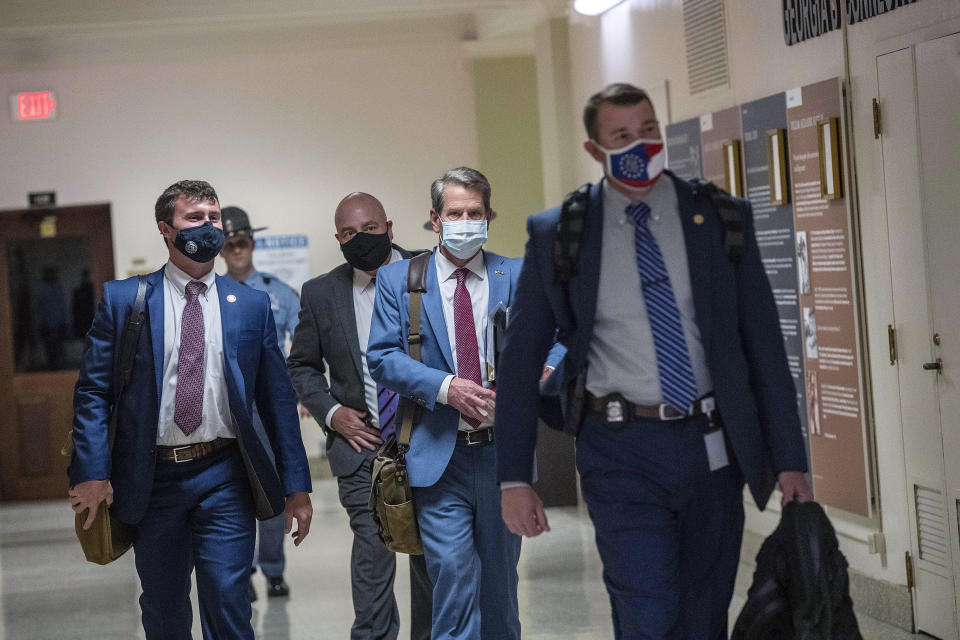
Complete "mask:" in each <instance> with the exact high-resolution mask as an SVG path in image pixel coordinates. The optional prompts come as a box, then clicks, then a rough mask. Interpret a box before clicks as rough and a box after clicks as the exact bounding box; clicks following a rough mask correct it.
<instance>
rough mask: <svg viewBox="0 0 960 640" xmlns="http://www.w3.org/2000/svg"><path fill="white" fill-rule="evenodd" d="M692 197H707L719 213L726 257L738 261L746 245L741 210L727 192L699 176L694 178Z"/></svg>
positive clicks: (692, 181) (744, 226)
mask: <svg viewBox="0 0 960 640" xmlns="http://www.w3.org/2000/svg"><path fill="white" fill-rule="evenodd" d="M690 182H691V183H693V197H694V198H697V199H703V198H709V199H710V201H711V202H713V205H714V206H715V207H716V208H717V213H719V214H720V222H721V223H722V224H723V246H724V247H725V248H726V250H727V258H728V259H729V260H730V261H731V262H740V259H741V258H742V257H743V250H744V247H745V245H746V242H747V239H746V231H745V228H746V225H745V223H744V219H743V212H742V211H741V210H740V207H739V206H738V205H737V203H736V201H735V200H734V199H733V196H731V195H730V194H729V193H727V192H726V191H724V190H723V189H720V188H719V187H717V185H715V184H713V183H712V182H707V181H706V180H703V179H701V178H694V179H693V180H691V181H690Z"/></svg>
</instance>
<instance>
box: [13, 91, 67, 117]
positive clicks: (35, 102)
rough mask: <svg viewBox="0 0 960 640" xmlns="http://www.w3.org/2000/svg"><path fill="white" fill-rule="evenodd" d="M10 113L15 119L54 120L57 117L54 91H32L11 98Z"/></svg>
mask: <svg viewBox="0 0 960 640" xmlns="http://www.w3.org/2000/svg"><path fill="white" fill-rule="evenodd" d="M10 111H11V113H12V115H13V119H14V120H17V121H20V122H24V121H29V120H53V119H54V118H56V117H57V100H56V95H55V94H54V93H53V91H30V92H25V93H14V94H13V95H11V96H10Z"/></svg>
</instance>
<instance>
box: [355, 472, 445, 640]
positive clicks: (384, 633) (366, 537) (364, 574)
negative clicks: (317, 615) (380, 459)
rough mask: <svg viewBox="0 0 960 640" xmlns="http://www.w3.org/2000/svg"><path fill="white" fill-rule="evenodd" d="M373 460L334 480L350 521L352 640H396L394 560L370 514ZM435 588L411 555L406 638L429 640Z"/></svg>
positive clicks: (420, 560) (397, 617) (420, 558)
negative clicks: (408, 625) (351, 533)
mask: <svg viewBox="0 0 960 640" xmlns="http://www.w3.org/2000/svg"><path fill="white" fill-rule="evenodd" d="M371 463H372V459H371V458H367V459H365V460H364V461H363V463H361V464H360V466H359V467H358V468H357V470H356V471H354V472H353V473H351V474H350V475H347V476H340V477H338V478H337V484H338V486H339V490H340V504H342V505H343V508H344V509H346V511H347V515H348V516H349V517H350V529H351V530H352V531H353V549H352V551H351V553H350V586H351V588H352V590H353V615H354V620H353V626H352V627H351V629H350V640H395V638H396V637H397V634H398V633H399V631H400V614H399V610H398V608H397V600H396V598H395V597H394V595H393V581H394V578H395V577H396V574H397V556H396V554H395V553H394V552H393V551H390V550H388V549H387V547H386V546H385V545H384V544H383V541H382V540H380V536H379V535H378V534H377V525H376V523H375V522H374V521H373V516H372V515H371V512H370V473H371V470H370V466H371ZM432 589H433V585H432V584H430V578H429V577H428V576H427V566H426V564H425V563H424V560H423V556H410V637H411V639H412V640H430V608H431V598H432V594H431V591H432Z"/></svg>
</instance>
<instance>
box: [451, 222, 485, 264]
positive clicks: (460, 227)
mask: <svg viewBox="0 0 960 640" xmlns="http://www.w3.org/2000/svg"><path fill="white" fill-rule="evenodd" d="M486 241H487V221H486V220H454V221H452V222H446V221H444V223H443V234H442V239H441V242H440V244H442V245H443V246H444V247H446V248H447V251H449V252H450V253H452V254H453V255H454V256H455V257H456V258H457V259H458V260H466V259H467V258H472V257H473V256H474V254H476V253H477V251H479V250H480V247H482V246H483V243H485V242H486Z"/></svg>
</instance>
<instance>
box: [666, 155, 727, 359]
mask: <svg viewBox="0 0 960 640" xmlns="http://www.w3.org/2000/svg"><path fill="white" fill-rule="evenodd" d="M668 175H669V176H670V177H671V178H673V184H674V187H675V189H676V191H677V205H678V206H677V209H678V210H679V212H680V222H681V224H682V225H683V238H684V242H685V244H686V248H687V264H688V266H689V268H690V289H691V291H692V292H693V306H694V309H695V310H696V313H697V326H698V327H700V340H701V342H702V343H703V350H704V352H705V353H710V335H711V331H710V330H711V327H712V323H711V322H710V317H711V309H710V307H711V303H710V291H711V287H710V279H711V275H712V272H711V269H710V256H711V255H712V252H711V251H710V250H709V248H710V245H711V244H715V243H716V237H715V233H716V230H715V227H714V225H711V224H703V221H702V220H701V223H700V224H697V223H696V222H694V216H696V215H700V216H703V217H707V216H712V215H713V214H712V212H710V211H707V208H708V206H709V205H706V204H701V203H698V202H697V201H696V200H694V198H693V191H692V189H691V188H690V185H689V184H688V183H687V182H686V181H684V180H681V179H680V178H677V177H676V176H674V175H673V174H672V173H670V174H668Z"/></svg>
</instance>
